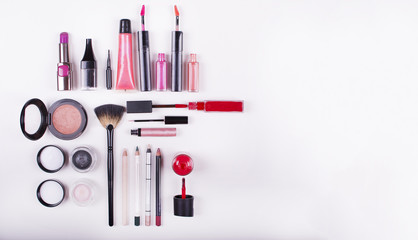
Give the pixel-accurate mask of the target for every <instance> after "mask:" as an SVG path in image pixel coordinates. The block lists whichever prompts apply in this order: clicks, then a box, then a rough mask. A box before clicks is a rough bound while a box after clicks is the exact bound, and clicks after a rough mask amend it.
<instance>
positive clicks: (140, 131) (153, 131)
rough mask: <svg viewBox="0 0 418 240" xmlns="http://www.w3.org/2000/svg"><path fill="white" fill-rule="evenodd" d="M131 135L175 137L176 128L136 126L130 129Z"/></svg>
mask: <svg viewBox="0 0 418 240" xmlns="http://www.w3.org/2000/svg"><path fill="white" fill-rule="evenodd" d="M131 135H137V136H138V137H175V136H176V128H137V129H132V130H131Z"/></svg>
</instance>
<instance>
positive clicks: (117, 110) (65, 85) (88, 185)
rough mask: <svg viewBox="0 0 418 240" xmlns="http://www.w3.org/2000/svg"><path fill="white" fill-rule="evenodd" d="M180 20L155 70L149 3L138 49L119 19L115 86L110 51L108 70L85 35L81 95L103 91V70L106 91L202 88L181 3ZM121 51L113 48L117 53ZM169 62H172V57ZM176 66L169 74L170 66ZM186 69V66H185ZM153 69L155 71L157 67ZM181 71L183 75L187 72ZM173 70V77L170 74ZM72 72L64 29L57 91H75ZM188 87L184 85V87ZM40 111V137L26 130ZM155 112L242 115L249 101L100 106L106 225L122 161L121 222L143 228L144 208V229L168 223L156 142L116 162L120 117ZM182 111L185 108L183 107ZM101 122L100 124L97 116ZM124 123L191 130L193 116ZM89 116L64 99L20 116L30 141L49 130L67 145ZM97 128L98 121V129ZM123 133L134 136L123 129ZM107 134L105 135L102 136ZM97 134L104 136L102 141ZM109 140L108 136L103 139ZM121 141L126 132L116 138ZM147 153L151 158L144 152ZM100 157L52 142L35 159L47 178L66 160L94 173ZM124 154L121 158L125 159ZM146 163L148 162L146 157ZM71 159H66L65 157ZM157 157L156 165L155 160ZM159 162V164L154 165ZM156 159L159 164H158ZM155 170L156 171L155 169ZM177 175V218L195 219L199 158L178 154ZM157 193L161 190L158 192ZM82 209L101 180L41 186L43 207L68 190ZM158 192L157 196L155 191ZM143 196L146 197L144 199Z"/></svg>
mask: <svg viewBox="0 0 418 240" xmlns="http://www.w3.org/2000/svg"><path fill="white" fill-rule="evenodd" d="M174 15H175V30H174V31H172V32H171V58H170V57H169V56H168V55H167V54H165V53H158V58H157V60H156V62H155V64H154V68H153V67H152V65H153V63H152V62H151V57H150V56H151V54H152V53H151V50H150V38H149V35H150V34H149V32H148V30H145V6H144V5H143V6H142V8H141V10H140V18H141V26H140V30H139V31H137V35H136V37H137V38H136V40H137V41H136V44H137V49H138V51H137V52H136V53H134V52H133V46H132V44H133V36H132V26H131V21H130V20H129V19H121V20H120V22H119V37H118V44H119V45H118V51H117V53H118V55H117V70H116V78H115V79H116V80H115V84H113V76H112V73H113V71H112V62H111V49H108V50H107V54H106V57H107V58H106V66H104V67H100V66H97V61H96V58H95V55H94V52H93V40H92V39H90V38H87V39H86V40H85V41H86V42H85V51H84V55H83V58H82V59H81V62H80V69H79V71H80V72H79V80H80V84H79V86H80V87H81V89H82V90H95V89H97V88H98V85H99V84H98V82H99V81H98V79H100V78H98V77H100V75H101V74H100V73H98V72H97V71H98V70H97V69H99V71H101V70H100V69H102V71H103V70H104V73H105V74H103V76H104V78H105V83H104V85H105V87H106V89H108V90H111V89H115V90H135V89H136V85H137V82H139V90H140V91H141V92H146V91H152V90H156V91H166V90H167V85H169V84H168V80H169V81H170V82H171V84H170V85H169V88H170V89H171V91H173V92H182V91H184V90H187V91H189V92H198V91H199V63H198V61H197V56H196V54H195V53H190V55H189V57H188V59H187V62H185V63H183V50H184V49H183V32H182V31H180V26H179V20H180V12H179V10H178V8H177V6H174ZM113 52H115V51H113ZM134 58H135V59H138V64H139V66H137V67H138V69H139V76H138V78H136V76H135V74H134V61H133V59H134ZM169 58H170V59H171V62H167V59H169ZM169 65H171V68H170V70H168V69H169V68H168V66H169ZM183 66H185V68H184V69H183ZM152 69H154V70H155V72H152V71H151V70H152ZM183 70H184V72H185V74H183ZM168 71H170V74H168ZM74 75H76V71H75V69H73V67H72V64H71V61H70V58H69V35H68V33H66V32H62V33H61V34H60V43H59V63H58V65H57V90H59V91H64V90H67V91H68V90H75V86H77V84H74V82H73V81H74V79H75V78H74ZM183 82H184V83H185V86H183V85H184V84H183ZM121 94H122V95H123V92H122V93H121ZM31 105H33V106H35V107H36V108H38V109H39V112H40V114H41V123H40V126H39V128H38V130H37V131H36V132H35V133H28V132H27V131H26V121H30V120H29V119H27V118H28V116H27V114H26V109H27V108H28V107H29V106H31ZM154 108H179V109H188V110H197V111H205V112H232V113H233V112H243V111H244V102H243V101H225V100H206V101H195V102H185V103H180V104H154V103H153V100H138V101H126V106H121V105H117V104H109V103H107V104H103V105H100V106H97V107H95V108H94V113H95V115H96V117H97V120H98V121H99V122H100V124H101V125H102V127H104V128H105V130H106V140H107V146H103V149H104V148H105V147H106V151H107V159H106V171H107V181H105V180H104V179H103V180H100V182H101V183H102V184H105V182H107V212H108V225H109V226H114V225H115V217H114V216H115V209H116V206H115V205H114V203H115V202H114V198H115V188H117V187H118V186H115V182H117V181H115V161H121V166H122V167H121V170H122V173H121V176H122V177H121V183H122V184H121V189H122V196H121V198H122V202H121V205H122V206H121V207H122V208H121V209H122V212H121V214H122V223H121V224H122V225H130V222H131V221H129V220H130V216H131V214H132V216H133V222H132V223H133V225H135V226H140V225H141V221H140V220H141V217H140V216H141V211H142V210H143V211H144V216H145V224H144V225H145V226H151V225H152V224H153V222H154V223H155V225H156V226H161V225H162V207H163V206H162V202H163V201H162V199H161V198H162V191H164V186H163V185H162V181H161V178H162V176H163V174H164V172H163V167H162V166H163V159H164V158H163V154H162V153H163V151H162V149H160V148H157V149H156V151H155V155H153V150H152V147H151V145H149V144H144V145H141V146H142V147H145V146H146V149H142V150H140V147H139V146H136V148H135V149H131V150H133V151H132V153H133V154H130V151H129V148H123V151H122V155H121V157H120V155H119V156H117V158H114V140H116V141H117V139H114V136H115V135H114V131H115V129H116V128H117V126H118V125H119V124H124V123H123V121H122V119H123V116H124V114H125V112H126V113H128V114H137V113H152V112H153V109H154ZM180 111H181V110H180ZM94 120H95V119H94ZM126 122H130V123H132V124H137V123H142V124H149V125H152V124H159V123H154V122H162V123H163V124H164V125H187V124H189V117H188V116H163V117H161V116H159V117H153V118H138V119H128V120H127V121H126ZM87 123H88V116H87V112H86V110H85V108H84V107H83V106H82V105H81V104H80V103H79V102H77V101H76V100H73V99H61V100H58V101H56V102H55V103H53V104H52V105H51V106H50V107H49V108H48V109H47V107H46V106H45V104H44V103H43V102H42V101H41V100H40V99H37V98H33V99H30V100H29V101H27V102H26V103H25V104H24V106H23V108H22V111H21V114H20V126H21V130H22V133H23V135H24V136H25V137H26V138H28V139H30V140H32V141H35V140H38V139H40V138H41V137H42V136H43V135H44V133H45V132H46V129H47V128H48V129H49V132H50V133H51V134H52V135H54V136H55V137H57V138H59V139H62V140H68V141H69V140H74V139H76V138H77V137H79V136H80V135H81V134H83V132H84V130H85V129H86V127H87ZM96 126H98V124H96ZM124 134H125V136H129V133H127V132H125V133H124ZM103 135H104V132H103ZM130 135H132V136H138V137H145V138H144V139H146V137H157V138H158V137H176V136H177V129H176V128H174V127H168V128H167V127H166V128H155V127H142V126H135V127H132V128H131V131H130ZM97 137H99V136H97ZM103 137H104V136H103ZM118 137H120V135H118ZM142 152H144V153H145V154H141V153H142ZM97 156H99V155H98V154H96V152H95V151H94V150H93V149H92V148H91V147H88V146H80V147H77V148H75V149H73V150H72V151H71V153H70V154H67V153H66V151H64V150H63V148H61V147H58V146H56V145H46V146H44V147H42V148H41V149H40V150H39V151H38V154H37V156H36V160H37V163H38V166H39V168H40V169H41V170H43V171H44V172H46V173H57V172H59V171H60V169H62V168H63V167H65V165H66V162H67V161H68V162H69V165H71V167H72V169H73V170H75V171H76V172H79V173H83V174H85V173H87V172H89V171H92V170H93V169H94V167H95V166H96V165H97V164H96V163H97V162H98V161H99V159H98V157H97ZM130 156H134V159H133V162H132V164H130V161H131V159H130ZM119 157H120V158H119ZM141 158H143V159H142V160H141ZM67 159H68V160H67ZM154 159H155V160H154ZM154 161H155V162H154ZM153 162H154V163H153ZM154 166H155V168H153V167H154ZM130 167H131V168H134V174H135V176H134V178H133V179H134V183H133V185H134V193H133V194H130V193H129V189H130V188H129V184H130V183H129V181H128V179H129V168H130ZM171 167H172V169H173V171H174V173H176V174H177V175H179V176H182V184H181V194H178V195H175V196H174V197H173V210H174V215H175V216H181V217H193V216H194V208H193V204H194V203H193V202H194V197H193V196H192V195H189V194H186V179H185V176H187V175H188V174H190V173H191V172H192V170H193V167H194V161H193V159H192V157H191V155H190V154H186V153H180V154H177V155H175V156H174V157H173V160H172V165H171ZM141 168H144V170H145V175H144V176H142V175H141ZM152 169H155V175H153V174H152ZM142 183H145V189H144V190H143V191H141V186H142ZM153 189H154V190H155V191H153ZM67 192H68V193H69V197H70V198H71V199H72V201H73V202H74V203H75V204H76V205H78V206H83V207H85V206H88V205H90V204H92V203H93V202H94V200H95V199H96V198H100V197H103V196H100V194H98V193H97V192H96V187H95V183H94V182H93V181H92V180H91V179H85V178H82V179H78V180H77V181H75V182H74V183H73V184H72V185H71V188H70V189H69V190H67V187H66V185H65V184H63V183H62V182H60V181H58V180H55V179H47V180H45V181H43V182H42V183H40V184H39V186H38V188H37V190H36V195H37V198H38V200H39V202H40V203H41V204H42V205H44V206H46V207H56V206H58V205H60V204H61V203H62V202H63V201H64V200H65V198H66V193H67ZM153 192H155V196H152V193H153ZM141 193H142V194H141ZM131 196H132V199H133V203H134V204H133V206H134V209H133V211H132V213H131V214H130V211H129V210H130V209H129V206H130V202H129V201H130V198H131ZM153 199H154V200H155V213H154V210H152V205H153V204H152V203H153V201H152V200H153Z"/></svg>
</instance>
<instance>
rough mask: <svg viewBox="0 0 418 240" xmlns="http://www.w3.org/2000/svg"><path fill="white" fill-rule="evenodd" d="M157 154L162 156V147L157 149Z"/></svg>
mask: <svg viewBox="0 0 418 240" xmlns="http://www.w3.org/2000/svg"><path fill="white" fill-rule="evenodd" d="M156 155H157V156H161V151H160V149H159V148H158V149H157V153H156Z"/></svg>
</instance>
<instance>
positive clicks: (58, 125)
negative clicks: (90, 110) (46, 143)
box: [52, 104, 81, 134]
mask: <svg viewBox="0 0 418 240" xmlns="http://www.w3.org/2000/svg"><path fill="white" fill-rule="evenodd" d="M52 124H53V125H54V127H55V129H56V130H57V131H58V132H60V133H62V134H72V133H74V132H76V131H77V130H78V129H79V128H80V125H81V113H80V111H78V109H77V108H76V107H74V106H72V105H68V104H66V105H62V106H59V107H58V108H57V109H55V111H54V113H53V114H52Z"/></svg>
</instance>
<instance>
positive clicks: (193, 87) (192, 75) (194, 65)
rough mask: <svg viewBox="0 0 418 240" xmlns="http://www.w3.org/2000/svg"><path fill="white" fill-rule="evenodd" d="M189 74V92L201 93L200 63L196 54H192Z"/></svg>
mask: <svg viewBox="0 0 418 240" xmlns="http://www.w3.org/2000/svg"><path fill="white" fill-rule="evenodd" d="M187 66H188V72H187V73H188V74H187V90H188V91H189V92H198V91H199V63H198V62H197V60H196V54H194V53H191V54H190V59H189V63H188V64H187Z"/></svg>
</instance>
